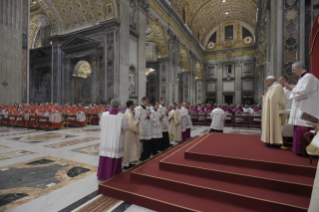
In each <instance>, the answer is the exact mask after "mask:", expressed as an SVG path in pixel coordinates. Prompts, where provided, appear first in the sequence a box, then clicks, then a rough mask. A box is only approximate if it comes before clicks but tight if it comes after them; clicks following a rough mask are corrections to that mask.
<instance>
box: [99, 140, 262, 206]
mask: <svg viewBox="0 0 319 212" xmlns="http://www.w3.org/2000/svg"><path fill="white" fill-rule="evenodd" d="M199 139H200V138H199ZM195 141H196V139H195ZM189 142H192V140H190V141H188V142H185V143H184V144H181V145H178V146H177V147H175V148H171V149H170V151H166V152H163V153H162V154H159V155H157V156H155V157H153V158H151V160H150V161H145V162H144V163H141V164H139V165H138V166H136V167H133V168H132V169H129V170H128V171H126V172H123V173H121V174H119V175H117V176H116V177H114V178H112V179H109V180H107V181H105V182H103V183H101V184H100V185H99V192H100V193H102V194H104V195H107V196H110V197H113V198H117V199H121V200H125V201H127V202H130V203H133V204H136V205H140V206H143V207H146V208H149V209H152V210H156V211H159V212H200V211H203V212H211V211H214V212H225V211H231V212H253V211H258V210H253V209H250V208H249V207H248V208H247V207H244V205H240V204H239V205H233V204H230V203H229V202H222V201H218V200H212V199H209V198H203V197H202V196H195V195H193V194H192V192H187V193H181V192H178V191H174V190H170V189H166V188H164V187H162V186H161V185H158V186H153V185H149V184H145V183H139V182H136V181H132V180H131V172H132V171H134V170H136V169H137V168H139V167H141V166H143V165H145V164H148V163H150V162H151V161H153V160H156V159H158V158H159V157H161V156H164V157H166V156H167V155H169V154H170V153H171V152H172V151H176V150H177V149H179V148H181V147H183V146H185V145H187V144H188V143H189ZM261 211H263V210H261Z"/></svg>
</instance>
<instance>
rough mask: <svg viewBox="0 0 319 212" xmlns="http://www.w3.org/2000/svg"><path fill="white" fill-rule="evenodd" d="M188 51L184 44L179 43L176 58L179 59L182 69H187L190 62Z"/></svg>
mask: <svg viewBox="0 0 319 212" xmlns="http://www.w3.org/2000/svg"><path fill="white" fill-rule="evenodd" d="M188 52H189V50H188V48H187V47H186V46H185V45H184V44H181V48H180V50H179V53H178V59H179V60H180V61H181V64H182V67H183V71H189V66H190V64H189V54H188Z"/></svg>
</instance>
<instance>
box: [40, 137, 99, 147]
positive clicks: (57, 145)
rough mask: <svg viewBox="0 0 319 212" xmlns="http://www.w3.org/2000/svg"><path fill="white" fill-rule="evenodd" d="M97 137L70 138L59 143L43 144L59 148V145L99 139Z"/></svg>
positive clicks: (63, 145)
mask: <svg viewBox="0 0 319 212" xmlns="http://www.w3.org/2000/svg"><path fill="white" fill-rule="evenodd" d="M99 139H100V138H98V137H88V138H80V139H75V140H71V141H64V142H60V143H56V144H49V145H44V146H45V147H50V148H60V147H65V146H70V145H75V144H80V143H84V142H89V141H95V140H99Z"/></svg>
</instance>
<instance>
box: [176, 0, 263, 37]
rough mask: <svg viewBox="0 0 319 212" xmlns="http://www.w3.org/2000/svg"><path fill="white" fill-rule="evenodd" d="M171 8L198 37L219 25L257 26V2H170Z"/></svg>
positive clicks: (199, 0)
mask: <svg viewBox="0 0 319 212" xmlns="http://www.w3.org/2000/svg"><path fill="white" fill-rule="evenodd" d="M170 2H171V6H172V7H173V8H174V9H175V11H176V12H177V13H178V14H179V15H180V17H181V18H183V9H185V19H186V24H187V25H188V27H189V28H190V29H191V30H192V32H193V33H194V34H195V35H197V32H201V34H202V35H203V36H205V34H207V33H208V32H209V31H210V30H212V29H213V28H214V27H215V26H217V25H218V24H220V23H222V22H224V21H228V20H240V21H244V22H246V23H248V24H249V25H251V26H252V27H255V25H256V13H257V0H170Z"/></svg>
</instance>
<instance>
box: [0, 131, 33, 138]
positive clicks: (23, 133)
mask: <svg viewBox="0 0 319 212" xmlns="http://www.w3.org/2000/svg"><path fill="white" fill-rule="evenodd" d="M35 132H36V131H35V130H32V131H26V132H17V133H4V134H0V137H6V136H15V135H27V134H32V133H35Z"/></svg>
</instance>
